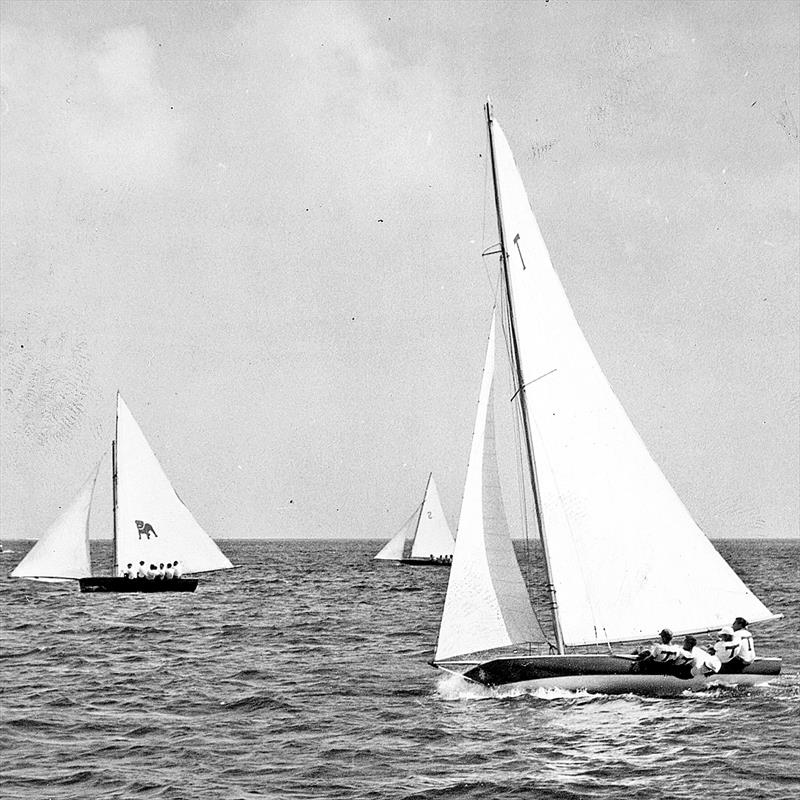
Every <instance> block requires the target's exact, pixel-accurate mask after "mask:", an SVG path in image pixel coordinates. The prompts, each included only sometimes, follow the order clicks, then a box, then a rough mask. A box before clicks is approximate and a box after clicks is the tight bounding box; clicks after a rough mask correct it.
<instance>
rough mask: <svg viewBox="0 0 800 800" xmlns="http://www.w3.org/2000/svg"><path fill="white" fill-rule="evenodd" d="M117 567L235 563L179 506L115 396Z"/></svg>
mask: <svg viewBox="0 0 800 800" xmlns="http://www.w3.org/2000/svg"><path fill="white" fill-rule="evenodd" d="M116 526H117V527H116V557H115V560H116V564H117V566H119V567H125V566H126V565H127V564H129V563H130V564H134V565H136V564H138V563H139V562H140V561H144V562H145V564H146V565H147V566H149V565H150V564H151V563H152V564H156V565H158V564H162V563H163V564H167V563H170V562H173V561H175V560H176V559H177V560H178V561H179V562H180V565H181V566H182V568H183V572H184V573H189V572H208V571H210V570H216V569H227V568H230V567H232V566H233V565H232V564H231V562H230V561H229V560H228V558H227V557H226V556H225V554H224V553H223V552H222V551H221V550H220V549H219V547H217V545H216V544H215V543H214V541H213V539H211V537H210V536H209V535H208V534H207V533H206V532H205V531H204V530H203V529H202V528H201V527H200V525H199V524H198V523H197V521H196V520H195V518H194V517H193V516H192V513H191V512H190V511H189V509H188V508H186V506H185V505H184V504H183V503H182V502H181V500H180V498H179V497H178V495H177V494H176V493H175V490H174V489H173V488H172V485H171V484H170V482H169V479H168V478H167V476H166V475H165V474H164V470H163V469H162V468H161V465H160V464H159V463H158V460H157V459H156V457H155V455H154V454H153V451H152V450H151V449H150V445H149V444H148V443H147V440H146V439H145V438H144V434H143V433H142V431H141V430H140V428H139V426H138V425H137V424H136V420H134V418H133V416H132V415H131V412H130V411H129V410H128V407H127V406H126V405H125V402H124V401H123V399H122V396H121V395H119V394H118V395H117V513H116Z"/></svg>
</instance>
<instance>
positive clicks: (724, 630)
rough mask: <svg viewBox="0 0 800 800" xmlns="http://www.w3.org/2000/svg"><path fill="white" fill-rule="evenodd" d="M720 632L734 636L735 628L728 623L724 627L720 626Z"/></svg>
mask: <svg viewBox="0 0 800 800" xmlns="http://www.w3.org/2000/svg"><path fill="white" fill-rule="evenodd" d="M719 632H720V633H723V634H725V633H727V634H728V636H733V628H731V626H730V625H726V626H725V627H724V628H720V629H719Z"/></svg>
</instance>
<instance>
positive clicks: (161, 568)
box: [156, 564, 167, 579]
mask: <svg viewBox="0 0 800 800" xmlns="http://www.w3.org/2000/svg"><path fill="white" fill-rule="evenodd" d="M166 572H167V571H166V570H165V569H164V565H163V564H159V565H158V575H156V578H159V579H163V578H165V577H166Z"/></svg>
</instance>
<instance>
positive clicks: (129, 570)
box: [120, 564, 136, 578]
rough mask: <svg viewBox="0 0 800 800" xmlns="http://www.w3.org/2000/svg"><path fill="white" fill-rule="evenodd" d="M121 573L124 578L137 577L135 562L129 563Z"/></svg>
mask: <svg viewBox="0 0 800 800" xmlns="http://www.w3.org/2000/svg"><path fill="white" fill-rule="evenodd" d="M120 575H121V576H122V577H123V578H135V577H136V570H135V569H134V568H133V564H128V566H127V567H125V569H121V570H120Z"/></svg>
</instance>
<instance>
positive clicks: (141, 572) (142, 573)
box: [136, 561, 147, 578]
mask: <svg viewBox="0 0 800 800" xmlns="http://www.w3.org/2000/svg"><path fill="white" fill-rule="evenodd" d="M136 577H137V578H146V577H147V567H145V565H144V561H140V562H139V569H137V570H136Z"/></svg>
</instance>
